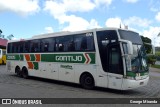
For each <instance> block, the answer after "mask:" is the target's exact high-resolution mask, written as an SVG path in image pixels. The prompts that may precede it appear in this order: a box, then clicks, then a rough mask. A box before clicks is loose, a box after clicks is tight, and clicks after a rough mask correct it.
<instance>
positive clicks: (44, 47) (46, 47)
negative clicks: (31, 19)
mask: <svg viewBox="0 0 160 107" xmlns="http://www.w3.org/2000/svg"><path fill="white" fill-rule="evenodd" d="M40 43H41V45H40V46H41V47H40V48H41V52H54V51H55V39H54V38H47V39H41V42H40Z"/></svg>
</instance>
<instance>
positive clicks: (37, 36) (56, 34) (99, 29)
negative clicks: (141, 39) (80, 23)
mask: <svg viewBox="0 0 160 107" xmlns="http://www.w3.org/2000/svg"><path fill="white" fill-rule="evenodd" d="M103 30H126V31H131V30H128V29H122V28H94V29H88V30H82V31H74V32H70V31H62V32H54V33H46V34H40V35H35V36H32V38H28V39H20V40H10V41H8V43H9V42H19V41H26V40H33V39H42V38H49V37H57V36H64V35H74V34H80V33H87V32H88V33H89V32H93V31H103ZM132 32H133V31H132Z"/></svg>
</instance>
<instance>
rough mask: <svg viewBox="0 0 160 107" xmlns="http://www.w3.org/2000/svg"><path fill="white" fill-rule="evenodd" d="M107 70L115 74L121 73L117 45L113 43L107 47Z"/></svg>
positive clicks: (119, 54)
mask: <svg viewBox="0 0 160 107" xmlns="http://www.w3.org/2000/svg"><path fill="white" fill-rule="evenodd" d="M108 57H109V70H108V72H111V73H115V74H123V65H122V59H121V51H120V47H119V45H113V46H111V47H110V48H109V56H108Z"/></svg>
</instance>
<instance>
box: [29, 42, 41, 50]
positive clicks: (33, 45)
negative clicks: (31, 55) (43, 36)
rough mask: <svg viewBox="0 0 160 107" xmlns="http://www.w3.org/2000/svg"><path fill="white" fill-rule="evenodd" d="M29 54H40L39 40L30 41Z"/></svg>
mask: <svg viewBox="0 0 160 107" xmlns="http://www.w3.org/2000/svg"><path fill="white" fill-rule="evenodd" d="M30 51H31V52H40V40H32V41H31V47H30Z"/></svg>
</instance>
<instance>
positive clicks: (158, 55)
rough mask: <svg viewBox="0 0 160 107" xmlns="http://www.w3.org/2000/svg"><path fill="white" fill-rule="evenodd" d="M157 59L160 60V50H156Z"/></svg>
mask: <svg viewBox="0 0 160 107" xmlns="http://www.w3.org/2000/svg"><path fill="white" fill-rule="evenodd" d="M156 56H157V61H160V51H158V52H156Z"/></svg>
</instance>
